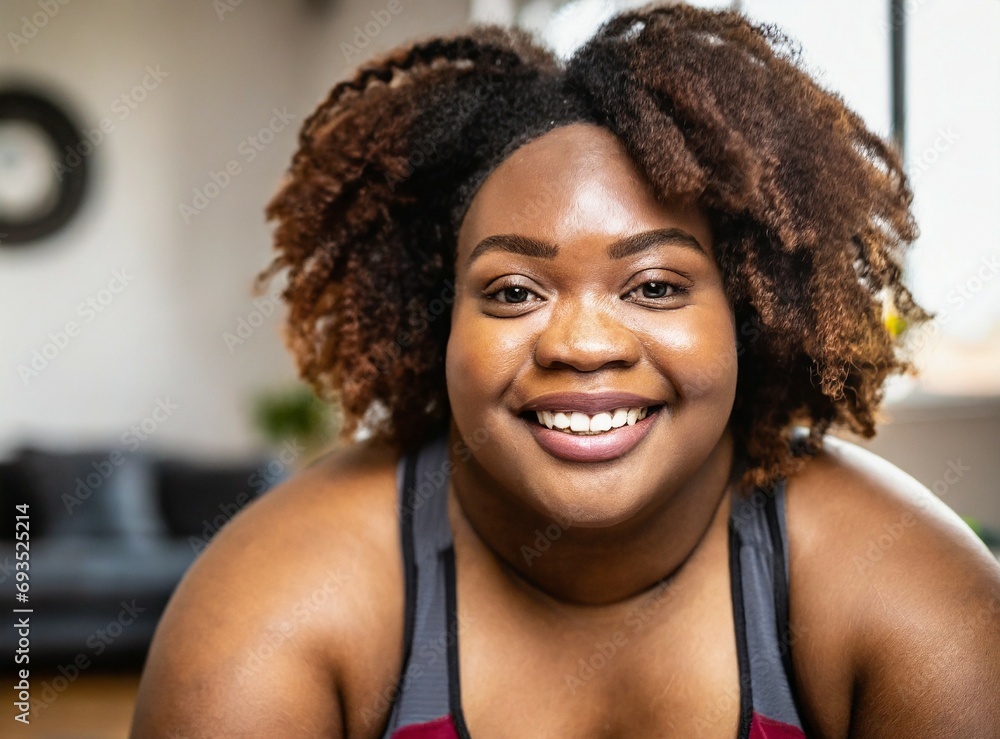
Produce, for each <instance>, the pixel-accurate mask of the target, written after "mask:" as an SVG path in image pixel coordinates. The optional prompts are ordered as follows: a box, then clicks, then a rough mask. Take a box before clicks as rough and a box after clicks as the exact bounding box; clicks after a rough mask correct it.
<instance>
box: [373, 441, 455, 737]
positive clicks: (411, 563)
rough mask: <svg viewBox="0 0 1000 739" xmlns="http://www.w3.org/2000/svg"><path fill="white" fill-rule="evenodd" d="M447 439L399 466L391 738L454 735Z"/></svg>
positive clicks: (402, 460)
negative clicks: (398, 651) (399, 560)
mask: <svg viewBox="0 0 1000 739" xmlns="http://www.w3.org/2000/svg"><path fill="white" fill-rule="evenodd" d="M447 439H448V437H447V435H446V434H443V435H441V436H439V437H437V438H434V439H432V440H430V441H429V442H428V443H426V444H425V445H424V446H423V447H422V448H420V449H419V450H418V451H416V452H413V453H410V454H406V455H403V456H402V457H401V458H400V460H399V462H398V464H397V466H396V489H397V491H398V496H397V501H398V504H399V515H400V534H401V539H402V541H401V544H402V552H403V571H404V575H405V581H406V609H405V625H404V642H403V669H402V671H401V673H400V678H399V681H398V682H397V684H396V687H395V690H394V691H393V694H392V696H391V705H392V708H391V711H390V713H389V724H388V726H387V727H386V730H385V732H384V734H383V737H385V738H386V739H388V738H389V737H396V738H397V739H401V738H402V737H404V736H409V735H410V734H413V736H415V737H416V736H421V737H424V736H426V737H431V736H434V737H438V736H440V737H451V736H454V726H453V724H452V719H451V715H450V705H451V701H452V696H451V689H452V686H451V685H450V681H449V671H448V666H449V665H448V663H449V657H450V654H449V652H450V647H451V646H452V643H453V642H452V640H450V639H449V631H450V628H449V620H450V619H449V612H450V611H453V610H454V609H453V608H449V606H450V604H451V602H452V599H453V598H454V550H453V548H452V537H451V526H450V523H449V520H448V481H449V479H450V477H451V472H452V469H451V467H452V464H451V462H450V460H449V457H448V442H447ZM414 732H417V733H414ZM420 732H424V733H420Z"/></svg>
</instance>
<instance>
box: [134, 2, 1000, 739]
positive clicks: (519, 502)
mask: <svg viewBox="0 0 1000 739" xmlns="http://www.w3.org/2000/svg"><path fill="white" fill-rule="evenodd" d="M910 200H911V193H910V191H909V189H908V185H907V181H906V178H905V176H904V174H903V172H902V169H901V164H900V160H899V157H898V155H897V154H896V153H895V152H894V151H893V150H892V149H891V148H890V147H889V146H888V145H887V144H886V143H885V142H883V141H882V140H880V139H879V138H878V137H877V136H875V135H874V134H872V133H871V132H870V131H868V130H867V129H866V128H865V127H864V125H863V123H862V121H861V120H860V119H859V118H858V117H857V116H856V115H855V114H854V113H853V112H851V111H850V110H848V109H847V108H846V107H845V106H844V104H843V102H842V100H841V99H840V98H838V97H837V96H835V95H833V94H831V93H828V92H826V91H824V90H822V89H821V88H819V87H818V86H817V85H816V83H815V82H814V81H812V80H811V79H810V78H809V77H808V76H807V75H806V74H804V73H803V72H802V71H801V70H800V69H799V67H798V66H797V59H796V55H795V52H794V51H793V50H790V44H789V42H788V40H787V39H785V38H784V37H783V36H782V35H781V34H780V33H779V32H777V31H776V30H774V29H773V28H769V27H759V26H754V25H751V24H750V23H749V22H748V21H746V20H745V19H744V18H742V17H741V16H739V15H737V14H734V13H729V12H708V11H703V10H696V9H693V8H689V7H684V6H676V5H671V6H664V7H658V6H649V7H646V8H644V9H641V10H638V11H634V12H627V13H623V14H621V15H619V16H617V17H615V18H614V19H612V20H610V21H609V22H608V23H606V24H605V25H604V26H603V27H602V28H601V29H600V30H599V31H598V33H597V34H596V35H595V36H594V37H593V38H592V39H591V40H590V41H589V42H588V43H587V44H585V45H584V46H583V47H582V48H581V49H580V50H579V51H578V52H577V53H576V54H575V55H574V56H573V57H572V58H571V59H570V60H569V61H568V62H567V63H565V64H562V63H560V62H559V61H557V60H556V59H555V58H554V57H553V56H552V55H551V54H550V53H549V52H548V51H546V50H545V49H543V48H541V47H540V46H538V45H537V44H536V43H535V42H534V41H533V40H532V39H531V38H530V37H529V36H527V35H526V34H524V33H523V32H520V31H516V30H509V29H502V28H499V27H493V26H480V27H475V28H473V29H472V30H470V31H469V32H467V33H463V34H460V35H456V36H451V37H445V38H432V39H428V40H424V41H422V42H420V43H416V44H413V45H411V46H408V47H406V48H400V49H397V50H394V51H393V52H391V53H390V54H388V55H386V56H384V57H382V58H381V59H378V60H376V61H374V62H372V63H370V64H368V65H366V66H364V67H362V68H361V69H360V70H359V71H358V72H357V74H356V75H355V76H354V78H353V79H352V80H350V81H347V82H343V83H341V84H339V85H337V86H336V87H334V89H333V90H332V92H331V93H330V96H329V97H328V99H327V100H326V101H324V102H323V103H322V104H321V105H320V107H319V108H318V109H317V111H316V112H315V113H314V114H313V115H312V116H311V117H310V118H309V119H308V120H307V121H306V123H305V124H304V126H303V129H302V132H301V136H300V147H299V150H298V151H297V152H296V154H295V157H294V159H293V162H292V166H291V169H290V172H289V176H288V179H287V181H286V182H285V183H284V185H283V186H282V188H281V190H280V191H279V193H278V194H277V195H276V196H275V198H274V200H273V201H272V202H271V203H270V205H269V208H268V214H269V216H270V217H271V218H274V219H276V220H277V221H278V228H277V231H276V236H275V238H276V245H277V248H278V250H279V251H280V255H279V256H278V258H277V259H276V261H275V264H274V265H273V266H272V268H271V269H270V270H269V271H268V272H267V273H266V274H265V275H264V277H269V276H270V275H271V274H273V273H274V272H276V271H277V270H278V269H281V268H284V267H288V268H289V274H288V277H289V284H288V288H287V289H286V291H285V298H286V299H287V301H288V304H289V307H290V314H289V324H288V327H289V333H288V340H289V345H290V347H291V349H292V350H293V351H294V353H295V355H296V357H297V360H298V362H299V366H300V369H301V372H302V374H303V376H304V377H305V378H306V379H308V380H309V381H310V382H311V383H312V385H313V386H314V387H315V388H316V390H317V391H318V392H319V393H321V394H322V395H323V396H325V397H328V398H331V399H334V398H336V399H337V400H338V401H339V402H340V404H341V405H342V406H343V408H344V411H345V415H346V419H347V422H346V424H345V428H344V432H343V435H344V439H345V440H352V439H353V438H354V436H355V432H356V431H358V429H359V426H362V427H364V429H365V430H366V433H367V434H368V437H367V438H366V439H365V440H363V441H356V442H352V443H350V444H348V445H346V446H345V447H344V448H342V449H340V450H338V451H336V452H334V453H332V454H330V455H328V456H327V457H325V458H323V459H322V460H320V461H318V462H317V463H315V464H313V465H311V466H310V467H309V468H308V469H306V470H305V471H303V472H302V473H300V474H299V475H298V476H297V477H295V478H294V479H293V480H291V481H289V482H287V483H286V484H284V485H282V486H281V487H279V488H278V489H276V490H274V491H272V492H270V493H269V494H268V495H267V496H265V497H264V498H262V499H261V500H259V501H258V502H256V503H255V504H254V505H252V506H251V507H250V508H248V509H246V510H245V512H243V513H241V514H240V515H239V516H238V517H237V518H236V519H235V520H234V521H232V523H231V524H230V525H228V526H227V527H226V528H225V529H224V530H223V531H222V532H221V533H220V534H219V535H218V536H217V538H216V539H215V540H214V541H213V543H212V545H211V546H210V547H209V548H208V549H207V550H206V551H205V553H204V554H203V555H202V557H201V558H200V559H199V560H198V562H197V563H196V564H195V565H194V567H193V568H192V569H191V571H190V572H189V573H188V575H187V576H186V577H185V580H184V582H183V583H182V584H181V586H180V587H179V588H178V590H177V592H176V594H175V595H174V598H173V600H172V602H171V604H170V606H169V608H168V610H167V612H166V614H165V615H164V617H163V620H162V622H161V624H160V626H159V630H158V633H157V636H156V639H155V642H154V644H153V647H152V651H151V653H150V656H149V661H148V664H147V666H146V670H145V674H144V678H143V683H142V687H141V690H140V695H139V701H138V708H137V714H136V720H135V725H134V731H133V735H134V736H137V737H143V736H185V737H189V736H206V737H208V736H212V737H218V736H295V737H311V736H317V737H319V736H326V737H329V736H343V737H389V736H393V737H399V738H403V737H455V736H474V737H479V738H482V737H652V736H675V737H692V736H702V737H733V736H739V737H748V736H752V737H796V736H803V735H806V736H811V737H812V736H815V737H844V736H857V737H900V736H962V737H987V736H998V735H1000V708H998V699H997V696H998V695H1000V567H998V565H997V563H996V561H995V560H994V559H993V558H992V556H991V555H990V553H989V552H988V551H987V550H986V548H985V547H984V546H983V545H982V544H981V543H980V542H979V541H978V540H977V539H976V538H975V537H974V536H973V535H972V533H971V532H970V531H969V530H968V529H967V527H965V526H964V524H963V523H962V522H961V520H960V519H959V518H958V517H957V516H956V515H955V514H954V513H953V512H951V511H950V510H949V509H948V508H947V507H945V506H944V505H943V504H942V503H940V502H939V501H938V500H937V499H935V498H934V497H933V496H932V495H931V493H930V492H929V491H928V490H926V488H924V487H923V486H921V485H919V484H918V483H917V482H916V481H914V480H913V479H912V478H910V477H908V476H907V475H905V474H904V473H902V472H901V471H899V470H898V469H896V468H895V467H893V466H892V465H890V464H889V463H887V462H885V461H883V460H880V459H878V458H876V457H875V456H873V455H872V454H870V453H868V452H865V451H863V450H861V449H860V448H858V447H856V446H854V445H852V444H849V443H846V442H841V441H835V440H834V439H831V438H828V437H826V436H825V434H826V432H827V431H828V429H830V428H831V427H839V428H843V429H849V430H851V431H854V432H856V433H859V434H861V435H863V436H871V435H873V434H874V427H875V421H876V413H877V410H878V407H879V404H880V402H881V398H882V387H883V384H884V382H885V380H886V378H887V377H888V376H889V375H891V374H893V373H897V372H903V371H908V370H910V369H911V366H910V364H909V363H908V361H907V359H906V357H905V356H904V354H903V351H902V350H903V347H902V346H900V345H899V341H897V339H896V338H894V336H893V335H892V334H891V333H890V332H889V331H888V330H887V328H886V327H885V326H886V324H885V316H886V315H887V314H888V313H889V312H890V311H895V313H896V314H897V315H898V316H899V317H900V318H901V319H902V320H904V321H905V322H907V324H908V325H909V327H910V328H909V329H908V330H909V331H914V330H917V329H918V328H919V326H920V324H921V322H923V321H925V320H927V319H928V318H929V316H928V315H927V314H926V313H925V312H924V311H923V310H922V309H921V308H920V307H919V306H917V305H916V304H915V303H914V302H913V301H912V299H911V297H910V295H909V293H908V291H907V290H906V288H905V286H904V285H903V284H902V283H901V268H900V264H901V260H902V257H903V254H904V251H905V249H906V247H907V246H908V245H909V244H910V242H912V241H913V239H914V238H915V237H916V227H915V225H914V223H913V220H912V217H911V213H910V210H909V205H910Z"/></svg>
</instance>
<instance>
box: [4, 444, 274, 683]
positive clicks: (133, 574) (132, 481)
mask: <svg viewBox="0 0 1000 739" xmlns="http://www.w3.org/2000/svg"><path fill="white" fill-rule="evenodd" d="M289 473H290V470H288V469H286V467H285V465H284V464H283V463H281V462H280V461H278V460H277V459H256V460H251V461H248V462H245V463H241V464H225V465H219V464H209V463H207V462H203V461H195V460H184V459H171V458H165V457H157V456H154V455H150V454H144V453H139V452H137V451H130V450H127V449H123V448H118V449H95V450H92V451H82V452H81V451H77V452H58V451H48V450H44V449H39V448H35V447H24V448H22V449H20V450H19V451H18V452H17V453H15V454H14V455H13V457H12V458H10V459H9V460H7V461H5V462H0V511H2V512H3V515H2V520H3V525H2V532H0V536H2V538H0V593H2V594H3V602H4V603H5V604H9V605H10V607H11V608H14V607H20V608H31V609H32V612H31V613H30V614H16V615H18V616H19V617H20V616H28V617H29V619H30V647H29V649H30V652H29V659H30V667H31V668H32V670H33V671H34V670H39V669H44V670H56V671H60V668H62V670H61V671H62V672H63V674H66V673H67V672H69V673H72V672H73V666H74V665H76V666H85V669H89V668H90V667H99V668H120V667H127V668H136V667H139V666H141V664H142V661H143V659H144V657H145V654H146V651H147V649H148V646H149V642H150V640H151V638H152V635H153V631H154V629H155V628H156V624H157V621H158V620H159V618H160V616H161V615H162V613H163V609H164V607H165V606H166V603H167V600H168V599H169V597H170V594H171V593H172V592H173V590H174V588H175V587H176V585H177V583H178V582H179V581H180V579H181V576H182V575H183V574H184V572H185V571H186V570H187V568H188V567H189V566H190V565H191V563H192V562H193V561H194V560H195V558H196V557H197V555H198V554H199V553H200V552H201V551H202V550H203V549H204V548H205V546H206V545H207V543H208V542H209V541H210V540H211V538H212V536H214V535H215V534H216V533H217V532H218V530H219V529H220V528H221V527H222V526H223V525H225V523H226V522H227V521H229V520H230V519H231V518H232V517H233V516H234V515H235V514H236V513H237V512H238V511H239V510H240V509H241V508H242V507H243V506H245V505H246V504H248V503H249V502H251V501H252V500H254V499H255V498H256V497H258V496H259V495H260V494H261V493H263V492H264V491H266V490H267V489H268V488H269V487H271V486H273V485H274V484H275V483H277V482H278V481H280V480H281V479H283V478H284V477H287V476H288V474H289ZM20 504H27V505H28V509H27V510H28V511H29V515H30V519H29V523H30V528H29V536H30V539H29V542H30V544H29V546H30V549H29V550H28V551H29V554H30V559H29V570H28V573H29V578H30V579H29V590H28V593H27V597H28V601H27V603H23V604H20V603H16V601H15V597H16V593H17V590H16V578H17V575H16V571H17V570H16V563H17V559H16V556H15V523H16V516H17V514H18V513H19V511H18V510H16V509H15V506H17V505H20ZM21 530H22V531H23V527H22V529H21ZM22 537H23V534H22ZM22 549H23V547H22ZM22 556H23V555H22ZM17 644H18V634H17V633H16V631H15V629H12V628H7V629H2V630H0V651H2V652H3V653H4V654H6V655H8V656H9V657H11V659H10V660H8V667H7V670H10V669H13V668H15V667H16V665H15V664H14V663H13V659H12V657H13V655H14V654H15V650H16V648H17Z"/></svg>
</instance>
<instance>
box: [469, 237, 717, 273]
mask: <svg viewBox="0 0 1000 739" xmlns="http://www.w3.org/2000/svg"><path fill="white" fill-rule="evenodd" d="M662 245H671V246H683V247H686V248H689V249H694V250H695V251H698V252H700V253H701V254H704V255H706V256H707V253H706V252H705V248H704V247H703V246H702V245H701V243H700V242H699V241H698V239H696V238H695V237H694V236H693V235H691V234H689V233H688V232H687V231H685V230H683V229H680V228H657V229H653V230H652V231H643V232H642V233H637V234H632V235H630V236H625V237H623V238H621V239H618V240H617V241H615V242H613V243H612V244H611V245H610V246H608V257H609V258H610V259H624V258H625V257H630V256H632V255H634V254H639V253H640V252H644V251H647V250H649V249H653V248H654V247H657V246H662ZM493 250H499V251H505V252H509V253H511V254H520V255H522V256H525V257H536V258H539V259H555V257H556V255H557V254H559V247H558V246H556V245H555V244H553V243H551V242H549V241H545V240H543V239H536V238H534V237H531V236H524V235H522V234H494V235H492V236H487V237H486V238H485V239H483V240H482V241H480V242H479V243H478V244H476V246H475V248H474V249H473V250H472V253H471V254H469V259H468V261H467V262H466V266H469V265H471V264H472V263H473V262H474V261H475V260H476V259H478V258H479V257H481V256H482V255H483V254H485V253H486V252H489V251H493Z"/></svg>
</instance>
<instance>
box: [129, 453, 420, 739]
mask: <svg viewBox="0 0 1000 739" xmlns="http://www.w3.org/2000/svg"><path fill="white" fill-rule="evenodd" d="M397 460H398V455H397V454H396V453H394V452H393V451H392V450H391V449H388V448H386V447H382V446H379V445H377V444H375V443H373V442H369V441H366V442H359V443H357V444H353V445H351V446H349V447H344V448H341V449H338V450H336V451H333V452H331V453H329V454H327V455H325V456H324V457H322V458H321V459H319V460H317V461H315V462H313V463H312V464H311V465H310V466H309V467H307V468H306V469H304V470H301V471H299V472H298V473H297V474H295V475H294V476H292V477H291V478H290V479H289V480H287V481H285V482H284V483H282V484H280V485H278V486H277V487H275V488H274V489H272V490H270V491H268V493H266V494H265V495H263V496H262V497H261V498H259V499H258V500H256V501H255V502H254V503H253V504H251V505H250V506H248V507H246V508H245V509H243V511H241V512H240V513H239V514H237V515H236V516H235V517H234V518H233V519H232V520H231V521H230V522H229V523H228V524H227V525H226V526H224V527H223V528H222V530H221V531H220V532H219V533H218V534H217V535H216V536H215V538H214V539H213V540H212V542H211V543H210V544H209V546H208V547H207V548H206V549H205V550H204V552H202V554H201V555H200V556H199V558H198V559H197V560H196V562H195V563H194V565H192V567H191V569H190V570H189V571H188V573H187V574H186V575H185V577H184V579H183V581H182V582H181V584H180V585H179V586H178V588H177V589H176V591H175V593H174V595H173V597H172V598H171V602H170V603H169V605H168V607H167V610H166V612H165V613H164V615H163V618H162V619H161V622H160V625H159V626H158V628H157V633H156V637H155V639H154V642H153V645H152V647H151V650H150V657H149V659H148V661H147V666H146V669H145V671H144V676H143V685H142V686H141V688H140V696H139V704H138V705H139V710H138V711H137V719H143V720H146V721H148V722H149V723H148V724H142V723H141V722H139V721H138V720H137V726H149V727H154V726H155V727H156V730H155V731H150V732H149V733H150V734H158V733H163V729H164V727H165V726H174V724H173V723H171V722H172V721H174V719H173V718H172V717H171V714H173V715H174V716H176V715H177V712H178V711H190V710H191V709H190V708H189V707H188V706H187V704H188V702H189V701H196V702H197V704H198V706H199V711H201V713H199V715H198V717H197V719H194V718H192V720H191V721H192V723H190V724H177V726H181V727H182V733H183V730H187V729H188V728H189V727H193V726H197V727H201V728H200V729H199V730H201V729H202V728H204V729H205V730H206V731H207V730H208V729H207V728H206V727H213V726H217V727H222V726H225V727H226V730H227V731H233V730H234V727H244V726H245V727H246V729H247V730H248V731H250V730H251V729H252V731H253V732H263V733H266V732H265V731H264V730H265V728H267V727H270V726H271V723H272V722H275V721H278V720H283V721H287V718H288V716H289V715H290V714H294V715H296V716H297V717H300V718H297V719H296V720H297V721H300V722H301V724H300V725H297V726H296V728H297V730H298V735H302V736H311V735H313V733H315V734H317V735H327V736H329V735H331V734H332V735H338V732H340V733H345V734H346V729H347V728H348V727H346V726H344V725H343V723H344V722H345V720H347V719H345V716H346V717H348V719H350V720H352V721H353V720H355V719H354V718H352V717H358V716H361V717H364V716H370V717H371V720H372V721H376V720H380V719H381V715H380V714H379V712H378V711H377V709H374V708H373V709H372V710H370V711H367V712H366V708H367V703H368V702H370V701H374V696H376V695H377V693H379V692H384V691H385V689H386V686H387V685H389V686H391V685H392V684H393V682H394V679H395V676H396V674H397V673H398V671H399V668H400V665H399V664H397V663H398V662H399V661H400V660H401V656H400V655H401V654H402V636H401V635H402V622H403V611H404V605H403V601H404V582H403V572H402V564H401V556H400V544H399V524H398V515H397V498H396V478H395V470H396V462H397ZM254 701H257V702H258V707H257V708H251V707H250V704H251V703H252V702H254ZM163 721H166V722H167V723H166V724H163V723H158V722H163ZM275 726H276V728H277V724H276V725H275ZM350 728H351V731H350V734H351V735H365V734H370V733H371V729H370V728H369V729H368V730H367V731H365V730H362V729H361V727H350ZM281 729H282V732H284V731H287V729H288V724H287V723H285V724H281ZM209 733H210V732H209ZM237 733H238V732H237ZM279 733H281V732H279ZM137 735H143V734H142V733H141V732H140V733H139V734H137ZM185 735H187V734H185ZM195 735H200V734H195Z"/></svg>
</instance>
